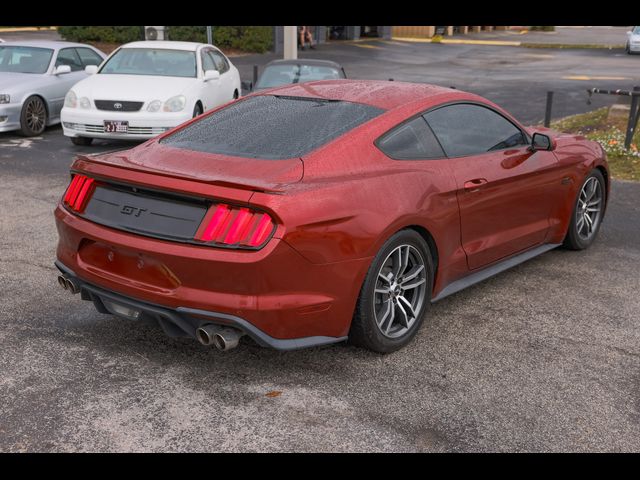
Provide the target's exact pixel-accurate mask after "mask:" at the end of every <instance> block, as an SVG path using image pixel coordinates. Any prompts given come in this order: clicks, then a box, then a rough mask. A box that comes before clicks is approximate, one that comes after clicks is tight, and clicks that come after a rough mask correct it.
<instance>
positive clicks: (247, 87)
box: [240, 80, 253, 92]
mask: <svg viewBox="0 0 640 480" xmlns="http://www.w3.org/2000/svg"><path fill="white" fill-rule="evenodd" d="M240 87H241V88H242V90H246V91H247V92H250V91H251V89H252V88H253V82H247V81H246V80H245V81H243V82H240Z"/></svg>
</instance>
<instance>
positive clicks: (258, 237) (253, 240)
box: [195, 203, 275, 248]
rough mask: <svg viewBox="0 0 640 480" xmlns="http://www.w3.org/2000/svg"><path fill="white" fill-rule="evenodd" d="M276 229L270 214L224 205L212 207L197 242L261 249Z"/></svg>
mask: <svg viewBox="0 0 640 480" xmlns="http://www.w3.org/2000/svg"><path fill="white" fill-rule="evenodd" d="M274 230H275V224H274V222H273V219H272V218H271V217H270V216H269V214H267V213H264V212H259V211H256V210H251V209H249V208H247V207H236V206H232V205H227V204H222V203H220V204H216V205H212V206H211V207H210V208H209V210H208V211H207V214H206V215H205V217H204V219H203V220H202V223H201V224H200V227H199V228H198V231H197V232H196V234H195V240H197V241H201V242H204V243H207V244H211V245H225V246H232V247H239V248H242V247H244V248H247V247H249V248H260V247H261V246H263V245H264V244H265V243H266V242H267V240H269V238H270V237H271V235H272V234H273V231H274Z"/></svg>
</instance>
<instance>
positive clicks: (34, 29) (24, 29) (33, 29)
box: [0, 27, 58, 33]
mask: <svg viewBox="0 0 640 480" xmlns="http://www.w3.org/2000/svg"><path fill="white" fill-rule="evenodd" d="M48 30H58V27H40V28H38V27H15V28H14V27H6V28H0V33H11V32H43V31H48Z"/></svg>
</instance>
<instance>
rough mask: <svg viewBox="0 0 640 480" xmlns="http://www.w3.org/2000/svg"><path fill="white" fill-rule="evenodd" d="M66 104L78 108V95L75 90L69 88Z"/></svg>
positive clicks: (65, 99) (65, 98)
mask: <svg viewBox="0 0 640 480" xmlns="http://www.w3.org/2000/svg"><path fill="white" fill-rule="evenodd" d="M64 106H65V107H69V108H76V107H77V106H78V97H77V96H76V94H75V92H74V91H73V90H69V91H68V92H67V94H66V95H65V97H64Z"/></svg>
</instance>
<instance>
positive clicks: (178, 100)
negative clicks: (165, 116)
mask: <svg viewBox="0 0 640 480" xmlns="http://www.w3.org/2000/svg"><path fill="white" fill-rule="evenodd" d="M186 104H187V98H186V97H185V96H184V95H176V96H175V97H171V98H170V99H169V100H167V101H166V102H164V108H163V110H164V111H165V112H179V111H180V110H182V109H183V108H184V106H185V105H186Z"/></svg>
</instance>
